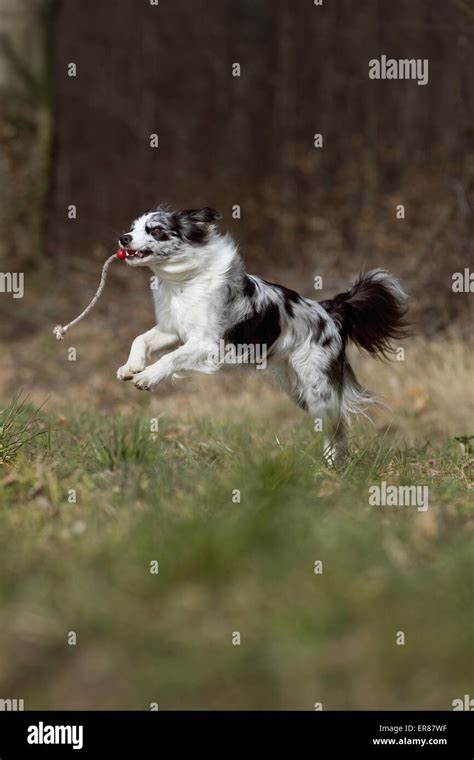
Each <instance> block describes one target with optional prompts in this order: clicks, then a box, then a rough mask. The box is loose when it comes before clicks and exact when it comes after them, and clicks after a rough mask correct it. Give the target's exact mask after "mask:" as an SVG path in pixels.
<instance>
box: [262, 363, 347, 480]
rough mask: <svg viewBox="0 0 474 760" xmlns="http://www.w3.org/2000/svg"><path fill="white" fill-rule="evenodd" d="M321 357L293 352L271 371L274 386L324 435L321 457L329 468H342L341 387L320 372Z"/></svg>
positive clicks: (344, 449) (344, 455)
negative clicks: (276, 385)
mask: <svg viewBox="0 0 474 760" xmlns="http://www.w3.org/2000/svg"><path fill="white" fill-rule="evenodd" d="M321 367H322V362H321V357H320V356H319V354H317V353H315V352H314V351H311V350H309V351H308V350H305V351H303V350H301V351H297V352H294V353H293V354H292V355H291V356H290V358H289V360H288V361H286V362H280V363H278V365H277V366H276V367H273V368H272V374H273V376H274V378H275V380H276V382H277V384H278V385H279V386H280V387H281V388H282V390H284V391H285V392H286V393H287V395H288V396H289V397H290V398H291V399H292V401H294V402H295V403H296V404H298V406H299V407H300V408H301V409H303V410H304V411H305V412H307V413H308V414H309V415H310V417H311V419H312V421H313V425H314V430H315V431H317V432H319V431H321V432H322V434H323V456H324V459H325V461H326V463H327V464H328V465H330V466H341V465H342V464H343V463H344V462H345V461H346V460H347V458H348V456H349V449H348V444H347V437H346V422H345V419H344V415H343V413H342V388H341V385H340V383H338V382H335V378H334V377H331V375H330V374H328V371H327V369H322V368H321Z"/></svg>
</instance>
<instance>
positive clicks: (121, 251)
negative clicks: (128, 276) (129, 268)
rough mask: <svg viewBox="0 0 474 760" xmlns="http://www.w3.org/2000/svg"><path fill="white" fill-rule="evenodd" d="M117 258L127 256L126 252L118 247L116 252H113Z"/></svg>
mask: <svg viewBox="0 0 474 760" xmlns="http://www.w3.org/2000/svg"><path fill="white" fill-rule="evenodd" d="M115 255H116V256H117V258H118V259H120V260H121V261H123V260H124V258H125V257H126V256H127V252H126V251H124V250H123V248H119V249H118V251H117V253H116V254H115Z"/></svg>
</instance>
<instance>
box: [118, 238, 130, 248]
mask: <svg viewBox="0 0 474 760" xmlns="http://www.w3.org/2000/svg"><path fill="white" fill-rule="evenodd" d="M131 242H132V236H131V235H122V237H121V238H120V240H119V243H120V245H121V246H122V247H123V248H126V247H127V245H130V243H131Z"/></svg>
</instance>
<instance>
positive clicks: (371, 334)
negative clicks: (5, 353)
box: [117, 206, 407, 464]
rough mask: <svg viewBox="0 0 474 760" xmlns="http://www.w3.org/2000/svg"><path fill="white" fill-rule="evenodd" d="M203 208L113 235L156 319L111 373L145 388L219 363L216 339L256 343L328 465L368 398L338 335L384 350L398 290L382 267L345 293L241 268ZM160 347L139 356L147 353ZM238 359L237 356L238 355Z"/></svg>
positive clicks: (400, 319) (400, 315)
mask: <svg viewBox="0 0 474 760" xmlns="http://www.w3.org/2000/svg"><path fill="white" fill-rule="evenodd" d="M219 218H221V217H220V215H219V214H218V212H217V211H214V209H211V208H202V209H195V210H183V209H180V210H177V211H173V210H171V209H170V208H168V207H167V206H160V207H158V208H157V209H155V210H151V211H148V212H146V213H145V214H143V215H142V216H140V217H139V218H138V219H136V220H135V221H134V222H133V224H132V226H131V228H130V231H129V232H127V233H126V234H124V235H122V236H121V237H120V239H119V244H120V246H121V247H122V248H123V249H124V250H125V251H126V263H127V264H128V266H130V267H143V266H148V267H149V268H150V269H151V271H152V273H153V275H154V278H153V281H154V282H155V283H156V285H157V287H156V288H155V287H154V286H153V284H152V290H153V296H154V302H155V311H156V321H157V325H156V326H155V327H153V328H152V329H151V330H148V331H147V332H145V333H143V335H139V336H138V337H137V338H135V340H134V341H133V343H132V347H131V349H130V355H129V357H128V360H127V362H126V364H124V365H123V367H120V368H119V369H118V371H117V377H118V378H119V380H131V381H132V382H133V384H134V385H135V387H136V388H139V389H141V390H149V391H154V390H156V388H157V387H158V385H159V384H160V383H161V382H162V381H163V380H166V379H167V378H171V377H173V376H176V375H177V374H178V373H183V372H184V373H186V372H205V373H213V372H216V371H217V370H219V369H220V368H221V367H222V366H223V364H224V362H223V360H222V357H220V352H219V346H222V345H223V344H224V345H225V346H229V345H231V346H234V347H242V346H243V347H244V352H243V354H242V353H241V359H242V357H243V355H244V354H246V353H248V351H249V349H250V347H252V346H255V345H259V346H260V347H262V346H263V347H264V349H265V356H266V357H267V358H268V365H267V371H268V372H270V373H271V374H272V375H273V376H274V378H275V380H276V382H277V383H278V385H279V386H280V387H281V388H282V389H283V390H284V391H285V392H286V393H287V394H288V396H289V397H290V398H291V399H292V400H293V401H294V402H295V403H296V404H298V405H299V406H300V407H301V408H302V409H304V410H305V411H306V412H308V413H309V414H310V415H311V416H312V418H313V419H315V418H316V419H319V420H320V421H321V429H322V431H323V434H324V455H325V458H326V461H327V462H328V463H331V464H337V463H341V462H343V461H344V460H345V459H346V458H347V455H348V448H347V439H346V429H347V426H348V423H349V418H350V416H351V414H353V413H355V414H357V413H363V412H364V410H365V409H366V407H367V405H368V404H370V403H372V402H373V401H374V396H373V395H372V394H371V393H370V392H369V391H367V390H366V389H364V388H363V387H362V386H361V385H359V383H358V382H357V380H356V377H355V375H354V372H353V370H352V368H351V365H350V364H349V362H348V360H347V356H346V346H347V343H348V341H352V342H353V343H355V344H356V345H357V346H359V348H361V349H365V350H366V351H367V352H368V353H369V354H372V355H376V356H377V355H378V356H386V355H387V354H388V353H389V352H390V351H392V350H393V348H392V341H394V340H395V341H398V340H400V339H402V338H404V337H406V335H407V331H406V324H405V321H404V317H405V313H406V300H407V297H406V295H405V293H404V292H403V290H402V288H401V287H400V285H399V283H398V281H397V280H396V279H395V278H394V277H392V276H391V275H390V274H388V272H385V271H383V270H381V269H373V270H372V271H370V272H366V273H364V274H361V275H359V277H358V278H357V279H356V281H355V283H354V284H353V286H352V287H351V289H350V290H348V291H347V292H345V293H340V294H339V295H337V296H335V298H332V299H329V300H326V301H313V300H311V299H309V298H304V297H303V296H301V295H299V294H298V293H296V292H295V291H294V290H290V289H289V288H286V287H284V286H283V285H276V284H274V283H271V282H267V281H266V280H263V279H261V278H260V277H255V276H254V275H249V274H247V273H246V272H245V269H244V264H243V262H242V259H241V258H240V255H239V253H238V250H237V246H236V244H235V242H234V241H233V240H232V238H231V237H230V236H229V235H228V234H227V235H221V234H220V233H219V232H218V230H217V228H216V226H215V222H216V221H217V220H218V219H219ZM153 353H158V354H160V356H159V358H158V359H157V361H154V362H153V363H150V364H147V362H148V359H149V358H150V356H151V354H153ZM243 360H244V358H243Z"/></svg>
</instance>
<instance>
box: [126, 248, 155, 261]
mask: <svg viewBox="0 0 474 760" xmlns="http://www.w3.org/2000/svg"><path fill="white" fill-rule="evenodd" d="M125 253H126V254H127V259H144V258H146V257H147V256H152V255H153V251H150V250H149V249H148V248H145V249H144V250H143V251H129V250H128V249H127V250H126V251H125Z"/></svg>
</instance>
